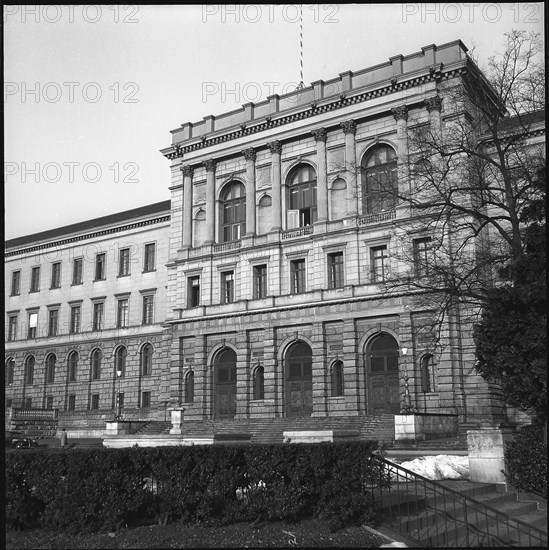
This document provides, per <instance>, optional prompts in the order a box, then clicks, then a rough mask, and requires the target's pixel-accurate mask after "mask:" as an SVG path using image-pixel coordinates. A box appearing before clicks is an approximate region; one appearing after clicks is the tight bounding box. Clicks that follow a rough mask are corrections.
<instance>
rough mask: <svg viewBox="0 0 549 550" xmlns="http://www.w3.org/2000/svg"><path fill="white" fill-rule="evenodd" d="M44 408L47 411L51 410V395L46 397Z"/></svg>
mask: <svg viewBox="0 0 549 550" xmlns="http://www.w3.org/2000/svg"><path fill="white" fill-rule="evenodd" d="M46 409H48V410H49V411H51V410H53V397H52V396H51V395H49V396H48V397H46Z"/></svg>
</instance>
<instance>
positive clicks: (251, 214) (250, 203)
mask: <svg viewBox="0 0 549 550" xmlns="http://www.w3.org/2000/svg"><path fill="white" fill-rule="evenodd" d="M242 154H243V155H244V158H245V159H246V235H255V158H256V152H255V150H254V149H251V148H250V149H245V150H244V151H242Z"/></svg>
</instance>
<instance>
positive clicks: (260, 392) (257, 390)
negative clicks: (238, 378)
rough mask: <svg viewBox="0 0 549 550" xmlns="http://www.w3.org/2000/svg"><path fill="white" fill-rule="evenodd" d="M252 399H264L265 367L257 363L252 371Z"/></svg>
mask: <svg viewBox="0 0 549 550" xmlns="http://www.w3.org/2000/svg"><path fill="white" fill-rule="evenodd" d="M253 399H254V401H260V400H263V399H265V369H264V368H263V365H258V366H257V367H256V368H255V369H254V372H253Z"/></svg>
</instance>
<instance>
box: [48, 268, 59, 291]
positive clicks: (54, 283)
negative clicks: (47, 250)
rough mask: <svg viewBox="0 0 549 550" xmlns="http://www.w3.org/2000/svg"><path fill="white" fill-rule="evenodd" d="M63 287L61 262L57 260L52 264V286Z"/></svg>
mask: <svg viewBox="0 0 549 550" xmlns="http://www.w3.org/2000/svg"><path fill="white" fill-rule="evenodd" d="M60 287H61V262H55V263H54V264H51V287H50V288H60Z"/></svg>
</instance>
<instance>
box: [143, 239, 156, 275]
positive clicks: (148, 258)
mask: <svg viewBox="0 0 549 550" xmlns="http://www.w3.org/2000/svg"><path fill="white" fill-rule="evenodd" d="M154 253H155V244H154V243H151V244H146V245H145V261H144V263H143V271H154Z"/></svg>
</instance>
